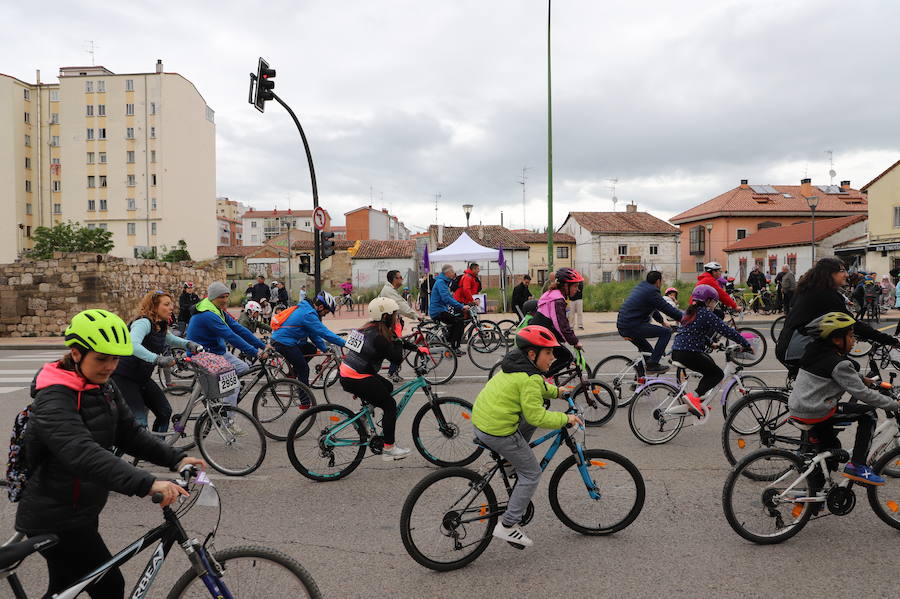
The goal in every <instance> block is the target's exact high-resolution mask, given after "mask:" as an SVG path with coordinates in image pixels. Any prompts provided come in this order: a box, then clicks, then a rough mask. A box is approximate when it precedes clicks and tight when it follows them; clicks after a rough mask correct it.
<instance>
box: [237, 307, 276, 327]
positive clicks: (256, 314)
mask: <svg viewBox="0 0 900 599" xmlns="http://www.w3.org/2000/svg"><path fill="white" fill-rule="evenodd" d="M238 324H240V325H241V326H242V327H244V328H245V329H247V330H248V331H251V332H253V333H259V332H260V331H262V332H264V333H271V332H272V327H271V326H269V325H268V324H266V322H265V320H264V319H263V318H262V306H260V305H259V304H258V303H256V302H254V301H253V300H250V301H249V302H247V303H246V304H245V305H244V310H243V312H241V315H240V317H239V318H238Z"/></svg>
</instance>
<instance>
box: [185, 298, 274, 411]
mask: <svg viewBox="0 0 900 599" xmlns="http://www.w3.org/2000/svg"><path fill="white" fill-rule="evenodd" d="M206 295H207V297H206V298H205V299H203V300H201V301H200V303H198V304H197V305H196V306H194V309H193V315H192V316H191V320H190V322H189V323H188V328H187V332H186V333H185V337H187V339H188V340H189V341H193V342H194V343H196V344H198V345H202V346H203V347H204V349H205V350H206V351H208V352H212V353H214V354H218V355H220V356H222V357H224V358H225V359H226V360H228V361H229V362H231V363H232V364H233V365H234V369H235V371H237V375H238V376H242V375H244V374H246V373H247V371H248V370H250V366H249V365H248V364H247V363H246V362H244V361H243V360H241V359H239V358H238V357H237V356H235V355H234V354H232V353H231V352H229V351H228V349H227V347H226V345H225V344H226V343H230V344H231V345H233V346H234V347H236V348H238V349H239V350H240V351H241V352H242V353H244V354H245V355H247V356H256V357H261V356H262V354H264V353H265V350H266V345H265V344H264V343H263V342H262V341H260V340H259V339H258V338H257V337H256V335H254V334H253V333H252V332H251V331H250V330H249V329H247V328H245V327H243V326H241V325H240V323H238V321H237V320H235V319H234V317H233V316H231V314H229V313H228V310H227V309H226V308H227V307H228V298H229V297H231V289H229V288H228V286H227V285H225V284H224V283H222V282H220V281H215V282H214V283H211V284H210V286H209V287H208V288H207V289H206ZM239 391H240V389H238V390H237V391H234V393H232V394H231V395H229V396H227V397H224V398H223V399H222V401H223V402H224V403H229V404H231V405H235V404H236V403H237V397H238V392H239Z"/></svg>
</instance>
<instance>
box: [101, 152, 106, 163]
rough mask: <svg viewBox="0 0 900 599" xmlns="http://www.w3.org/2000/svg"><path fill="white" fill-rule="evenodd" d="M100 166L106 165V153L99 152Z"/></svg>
mask: <svg viewBox="0 0 900 599" xmlns="http://www.w3.org/2000/svg"><path fill="white" fill-rule="evenodd" d="M100 164H106V152H100Z"/></svg>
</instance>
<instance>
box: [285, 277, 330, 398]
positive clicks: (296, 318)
mask: <svg viewBox="0 0 900 599" xmlns="http://www.w3.org/2000/svg"><path fill="white" fill-rule="evenodd" d="M290 310H291V313H290V315H289V316H288V317H287V319H286V320H285V321H284V323H283V324H282V325H281V327H279V328H278V330H276V331H275V332H274V333H272V346H273V347H274V348H275V350H276V351H277V352H278V353H280V354H281V355H282V356H284V358H285V360H287V361H288V362H289V363H290V365H291V367H292V368H293V369H294V376H296V377H297V380H298V381H300V382H301V383H303V384H304V385H309V358H311V357H312V356H313V355H315V353H316V349H317V348H318V350H319V351H323V352H324V351H326V350H327V349H328V346H327V345H325V342H326V341H327V342H328V343H333V344H334V345H337V346H338V347H344V343H345V341H344V339H343V338H342V337H338V336H337V335H335V334H334V333H332V332H331V331H330V330H328V327H326V326H325V325H324V324H322V319H323V318H324V317H325V315H326V314H329V313H330V314H334V312H335V310H337V302H336V301H335V299H334V296H332V295H331V294H330V293H328V292H327V291H322V292H320V293H319V295H317V296H316V299H315V301H313V300H310V299H304V300H300V302H299V303H298V304H297V307H296V308H290Z"/></svg>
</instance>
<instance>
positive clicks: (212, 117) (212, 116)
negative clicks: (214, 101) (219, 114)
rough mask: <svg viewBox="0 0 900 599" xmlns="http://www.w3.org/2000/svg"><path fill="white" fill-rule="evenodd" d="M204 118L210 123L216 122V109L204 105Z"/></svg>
mask: <svg viewBox="0 0 900 599" xmlns="http://www.w3.org/2000/svg"><path fill="white" fill-rule="evenodd" d="M206 120H207V121H209V122H210V123H215V122H216V111H214V110H213V109H212V108H210V107H209V106H207V107H206Z"/></svg>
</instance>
